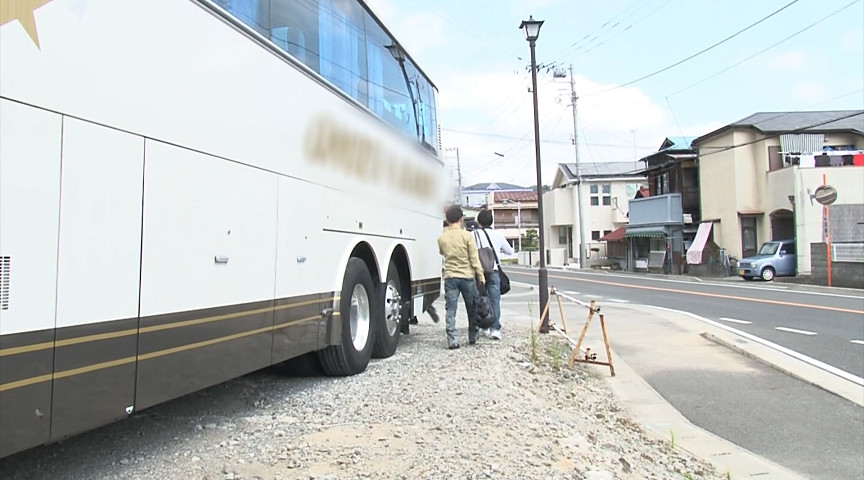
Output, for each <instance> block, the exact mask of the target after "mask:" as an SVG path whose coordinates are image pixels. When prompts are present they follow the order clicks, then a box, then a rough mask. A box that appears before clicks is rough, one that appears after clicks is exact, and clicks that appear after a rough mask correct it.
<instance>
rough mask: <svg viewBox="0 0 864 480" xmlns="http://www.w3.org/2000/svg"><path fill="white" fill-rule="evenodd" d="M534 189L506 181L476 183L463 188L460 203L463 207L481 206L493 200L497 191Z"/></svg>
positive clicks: (507, 191)
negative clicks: (492, 196) (493, 195)
mask: <svg viewBox="0 0 864 480" xmlns="http://www.w3.org/2000/svg"><path fill="white" fill-rule="evenodd" d="M533 191H534V190H533V189H531V188H527V187H520V186H519V185H513V184H511V183H504V182H491V183H475V184H474V185H471V186H468V187H465V188H463V189H462V194H461V196H460V198H459V203H460V205H462V206H463V207H473V208H479V207H482V206H483V205H486V204H488V203H490V202H492V198H491V195H492V194H495V193H509V192H533Z"/></svg>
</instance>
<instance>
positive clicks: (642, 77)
mask: <svg viewBox="0 0 864 480" xmlns="http://www.w3.org/2000/svg"><path fill="white" fill-rule="evenodd" d="M798 1H799V0H792V1H791V2H789V3H787V4H786V5H784V6H782V7H780V8H779V9H777V10H775V11H774V12H772V13H771V14H769V15H767V16H765V17H762V18H761V19H759V20H758V21H756V22H754V23H751V24H750V25H748V26H746V27H744V28H742V29H741V30H738V31H737V32H735V33H733V34H732V35H729V36H728V37H726V38H724V39H723V40H720V41H719V42H717V43H715V44H713V45H711V46H710V47H707V48H704V49H702V50H700V51H699V52H696V53H694V54H693V55H690V56H689V57H687V58H685V59H683V60H679V61H677V62H675V63H673V64H672V65H669V66H667V67H664V68H661V69H660V70H657V71H655V72H652V73H649V74H648V75H643V76H641V77H639V78H637V79H635V80H630V81H629V82H626V83H622V84H621V85H618V86H615V87H612V88H607V89H606V90H602V91H600V92H597V93H592V94H588V95H585V96H586V97H593V96H595V95H601V94H604V93H607V92H611V91H613V90H617V89H619V88H623V87H626V86H628V85H633V84H634V83H636V82H641V81H642V80H645V79H648V78H651V77H653V76H655V75H658V74H661V73H663V72H665V71H667V70H669V69H671V68H674V67H677V66H678V65H681V64H682V63H684V62H687V61H689V60H692V59H694V58H696V57H698V56H699V55H702V54H703V53H706V52H708V51H709V50H712V49H714V48H716V47H718V46H720V45H722V44H724V43H726V42H728V41H729V40H731V39H733V38H735V37H737V36H738V35H740V34H742V33H744V32H746V31H747V30H750V29H751V28H753V27H755V26H756V25H759V24H760V23H762V22H764V21H765V20H768V19H769V18H771V17H773V16H774V15H777V14H778V13H780V12H782V11H783V10H785V9H787V8H789V7H791V6H792V5H794V4H796V3H798Z"/></svg>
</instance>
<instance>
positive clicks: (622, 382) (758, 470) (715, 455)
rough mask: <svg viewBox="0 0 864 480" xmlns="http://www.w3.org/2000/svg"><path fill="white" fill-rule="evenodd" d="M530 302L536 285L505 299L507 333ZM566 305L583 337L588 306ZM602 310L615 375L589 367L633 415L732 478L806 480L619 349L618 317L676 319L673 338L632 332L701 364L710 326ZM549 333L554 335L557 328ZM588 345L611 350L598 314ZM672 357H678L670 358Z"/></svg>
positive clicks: (664, 315)
mask: <svg viewBox="0 0 864 480" xmlns="http://www.w3.org/2000/svg"><path fill="white" fill-rule="evenodd" d="M580 300H581V299H580ZM529 303H532V304H533V308H532V310H533V312H534V316H536V317H539V310H538V309H537V307H536V304H537V292H536V290H534V289H529V288H526V287H524V286H514V289H513V291H511V293H509V294H507V295H506V296H504V297H503V298H502V319H505V318H506V319H507V320H506V322H503V321H502V323H504V324H505V330H504V332H505V335H506V328H507V326H509V325H513V326H514V327H515V326H516V325H518V326H519V327H520V328H523V327H529V326H530V323H531V319H530V318H529V315H528V304H529ZM565 305H566V307H565V313H566V320H567V327H568V329H569V330H568V332H569V335H570V336H571V337H572V338H574V339H575V338H578V336H579V333H580V332H581V330H582V327H583V326H584V324H585V321H586V318H587V310H586V309H585V308H584V307H579V306H577V305H574V304H568V303H566V302H565ZM603 313H604V314H605V315H606V318H607V327H608V329H609V336H610V341H611V345H612V350H613V352H612V356H613V363H614V365H615V373H616V376H615V377H611V376H610V375H609V369H608V367H605V366H591V367H589V368H591V369H594V370H595V371H596V373H597V374H598V375H601V376H603V377H606V379H607V383H608V385H609V387H610V388H611V390H612V391H613V392H615V394H616V395H617V396H618V398H619V399H620V400H621V401H622V402H623V403H624V405H625V406H626V408H627V409H628V410H629V412H630V413H631V415H632V416H633V418H634V419H635V420H636V421H637V422H638V423H640V424H641V425H642V426H643V428H645V430H646V431H647V432H649V433H651V434H653V435H655V436H656V437H657V438H658V439H662V440H665V441H670V437H671V435H674V443H675V445H676V447H677V448H681V449H683V450H686V451H688V452H690V453H692V454H693V455H695V456H697V457H700V458H702V459H704V460H706V461H708V462H710V463H712V464H713V465H714V466H715V468H716V469H717V471H718V472H720V473H721V474H728V475H729V478H730V479H750V478H759V479H761V480H781V479H783V480H803V479H804V478H805V477H803V476H801V475H799V474H797V473H794V472H792V471H790V470H788V469H786V468H784V467H782V466H780V465H777V464H776V463H773V462H771V461H769V460H767V459H765V458H763V457H761V456H759V455H756V454H754V453H752V452H750V451H748V450H746V449H744V448H741V447H739V446H737V445H735V444H733V443H731V442H729V441H727V440H724V439H723V438H720V437H719V436H717V435H714V434H712V433H711V432H708V431H706V430H704V429H702V428H699V427H697V426H695V425H693V424H692V423H691V422H690V421H688V420H687V419H686V418H685V417H684V416H683V415H682V414H681V413H680V412H678V411H677V410H676V409H675V408H674V407H672V406H671V405H670V404H669V403H668V402H667V401H666V400H665V399H664V398H663V397H662V396H661V395H660V394H659V393H658V392H657V391H655V390H654V389H653V388H652V387H651V386H650V385H649V384H648V383H647V382H646V381H645V380H643V379H642V378H641V377H640V376H639V375H638V374H637V373H636V372H635V371H634V369H633V368H631V367H630V365H628V364H627V363H626V362H625V361H624V360H623V359H622V358H621V357H620V356H617V355H616V353H615V348H616V338H619V339H623V337H624V332H622V331H621V328H622V323H621V322H616V321H615V319H620V318H623V317H624V316H626V317H627V318H628V320H630V321H629V322H628V324H627V325H628V326H627V327H623V328H628V327H630V328H632V325H634V324H636V325H638V324H645V325H647V324H651V323H654V324H656V323H658V322H664V323H665V322H671V323H672V324H674V325H675V326H676V327H677V328H680V329H681V330H680V335H676V337H675V338H674V339H671V338H665V339H660V338H657V336H656V335H657V332H656V331H654V332H653V333H650V334H649V332H648V331H641V330H640V331H639V332H631V339H632V338H633V337H639V338H641V341H640V342H639V343H641V344H642V345H643V346H644V348H646V349H650V350H651V351H653V352H656V355H657V358H658V361H662V360H663V357H664V356H667V351H668V350H669V349H670V348H674V349H675V353H676V356H675V359H674V361H675V362H681V363H683V364H685V365H686V364H688V362H689V364H690V365H698V364H701V363H702V362H705V361H711V359H708V358H707V357H709V356H710V355H709V354H708V353H707V352H706V350H711V346H714V347H715V348H714V350H718V349H717V348H716V344H714V343H713V342H712V341H710V340H708V339H706V338H705V337H703V336H700V333H701V332H706V331H708V330H709V329H708V328H704V327H703V326H702V325H694V324H696V323H698V322H695V321H694V320H693V319H689V318H685V317H684V316H683V315H681V314H679V313H672V312H664V311H660V310H656V311H651V310H647V309H636V308H634V307H633V306H629V305H628V306H622V305H603ZM550 320H551V321H552V323H554V324H555V325H556V326H558V327H562V325H561V322H560V314H559V312H558V306H557V302H556V301H554V300H553V302H552V309H551V311H550ZM535 322H536V320H535ZM694 327H695V328H694ZM705 327H708V326H705ZM696 330H699V331H696ZM550 334H551V335H555V333H554V332H553V333H550ZM711 334H713V335H716V336H717V337H722V338H724V339H725V340H726V341H730V342H734V340H730V339H729V338H728V335H730V334H728V332H713V331H712V332H711ZM584 345H586V346H591V347H593V349H592V350H593V351H594V352H596V353H597V356H598V360H601V361H602V360H603V359H605V357H606V353H605V351H603V347H602V346H603V340H602V333H601V330H600V324H599V319H598V318H597V317H596V316H595V317H594V320H592V323H591V326H590V327H589V330H588V336H587V337H586V340H585V343H584ZM598 347H599V348H598ZM748 348H749V347H748ZM720 350H722V352H720V354H721V355H736V354H735V353H732V352H729V351H728V350H726V349H720ZM762 353H764V352H755V353H754V355H756V354H762ZM688 359H689V360H688ZM715 360H717V361H718V362H720V361H722V360H721V359H715ZM669 361H673V360H671V359H670V360H669ZM850 395H852V396H853V397H854V392H851V393H850ZM670 432H674V433H670Z"/></svg>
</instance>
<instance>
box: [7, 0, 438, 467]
mask: <svg viewBox="0 0 864 480" xmlns="http://www.w3.org/2000/svg"><path fill="white" fill-rule="evenodd" d="M0 16H2V18H0V20H2V21H0V457H2V456H7V455H10V454H12V453H15V452H18V451H21V450H24V449H27V448H30V447H32V446H36V445H40V444H45V443H50V442H53V441H56V440H58V439H61V438H64V437H67V436H69V435H73V434H75V433H78V432H82V431H85V430H88V429H92V428H94V427H97V426H100V425H104V424H106V423H109V422H111V421H114V420H117V419H120V418H123V417H126V416H127V415H129V414H131V413H132V412H133V411H138V410H141V409H143V408H147V407H150V406H152V405H155V404H158V403H160V402H164V401H166V400H169V399H172V398H176V397H179V396H182V395H184V394H187V393H189V392H192V391H195V390H199V389H202V388H205V387H208V386H210V385H214V384H216V383H219V382H223V381H225V380H227V379H230V378H234V377H237V376H240V375H243V374H246V373H248V372H252V371H255V370H257V369H260V368H263V367H266V366H269V365H272V364H276V363H279V362H283V361H286V360H289V359H298V358H300V359H301V360H303V362H304V365H310V363H308V362H309V360H310V359H311V360H313V361H314V362H317V363H318V366H319V367H320V369H321V371H323V372H324V373H325V374H327V375H352V374H355V373H358V372H361V371H363V370H364V369H365V368H366V366H367V364H368V362H369V359H370V357H388V356H390V355H393V353H394V351H395V350H396V348H397V344H398V342H399V335H400V331H401V332H407V323H408V319H409V318H411V317H412V316H416V315H419V314H420V313H421V312H422V311H423V310H425V309H426V308H427V307H428V306H429V304H430V303H431V302H432V301H433V300H435V298H436V297H437V296H438V295H439V291H440V277H441V263H440V257H439V255H438V251H437V245H436V238H437V236H438V234H439V233H440V231H441V206H442V205H443V203H442V198H441V197H440V196H439V195H438V192H441V191H443V190H444V188H443V183H442V180H443V168H442V164H441V161H440V160H439V157H438V155H437V151H438V140H437V139H438V134H437V123H436V115H435V86H434V85H433V84H432V83H431V82H430V81H429V79H428V78H427V77H426V75H425V74H424V73H423V72H422V71H421V70H420V69H419V68H417V66H416V65H415V64H414V62H413V60H412V59H411V58H410V57H409V56H407V55H406V54H405V53H404V51H403V50H402V49H401V48H400V46H399V44H398V43H397V42H396V41H395V40H394V39H393V37H392V36H391V35H390V33H389V32H388V31H387V29H385V28H384V26H383V25H382V24H381V22H380V21H379V20H378V19H377V18H376V17H375V16H374V15H373V14H372V13H371V12H370V11H369V10H368V8H367V7H366V5H365V4H364V3H363V2H362V1H360V0H260V1H259V0H245V1H243V0H212V1H211V0H111V1H92V0H91V1H83V2H82V1H80V0H40V1H24V0H3V5H2V7H0ZM301 356H302V358H301ZM310 368H311V367H310Z"/></svg>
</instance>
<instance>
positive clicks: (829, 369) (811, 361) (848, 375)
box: [645, 305, 864, 386]
mask: <svg viewBox="0 0 864 480" xmlns="http://www.w3.org/2000/svg"><path fill="white" fill-rule="evenodd" d="M645 306H646V307H649V308H656V309H657V310H666V311H668V312H675V313H680V314H682V315H686V316H688V317H690V318H695V319H696V320H699V321H700V322H704V323H707V324H708V325H714V326H715V327H717V328H722V329H723V330H726V331H727V332H732V333H734V334H735V335H740V336H742V337H744V338H746V339H749V340H753V341H754V342H756V343H759V344H762V345H765V346H766V347H769V348H773V349H774V350H777V351H778V352H782V353H785V354H786V355H789V356H790V357H792V358H796V359H798V360H801V361H802V362H806V363H809V364H810V365H813V366H814V367H816V368H821V369H822V370H825V371H826V372H829V373H833V374H834V375H837V376H838V377H840V378H844V379H846V380H849V381H850V382H854V383H856V384H858V385H862V386H864V378H861V377H859V376H857V375H853V374H851V373H849V372H847V371H845V370H841V369H839V368H837V367H835V366H833V365H828V364H827V363H825V362H820V361H819V360H816V359H815V358H812V357H808V356H807V355H804V354H803V353H799V352H796V351H795V350H792V349H790V348H786V347H784V346H782V345H777V344H776V343H774V342H769V341H768V340H765V339H764V338H761V337H757V336H756V335H751V334H749V333H747V332H743V331H741V330H738V329H735V328H732V327H730V326H729V325H723V324H722V323H718V322H715V321H713V320H709V319H707V318H705V317H700V316H699V315H696V314H695V313H690V312H685V311H683V310H676V309H674V308H666V307H655V306H653V305H645Z"/></svg>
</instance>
